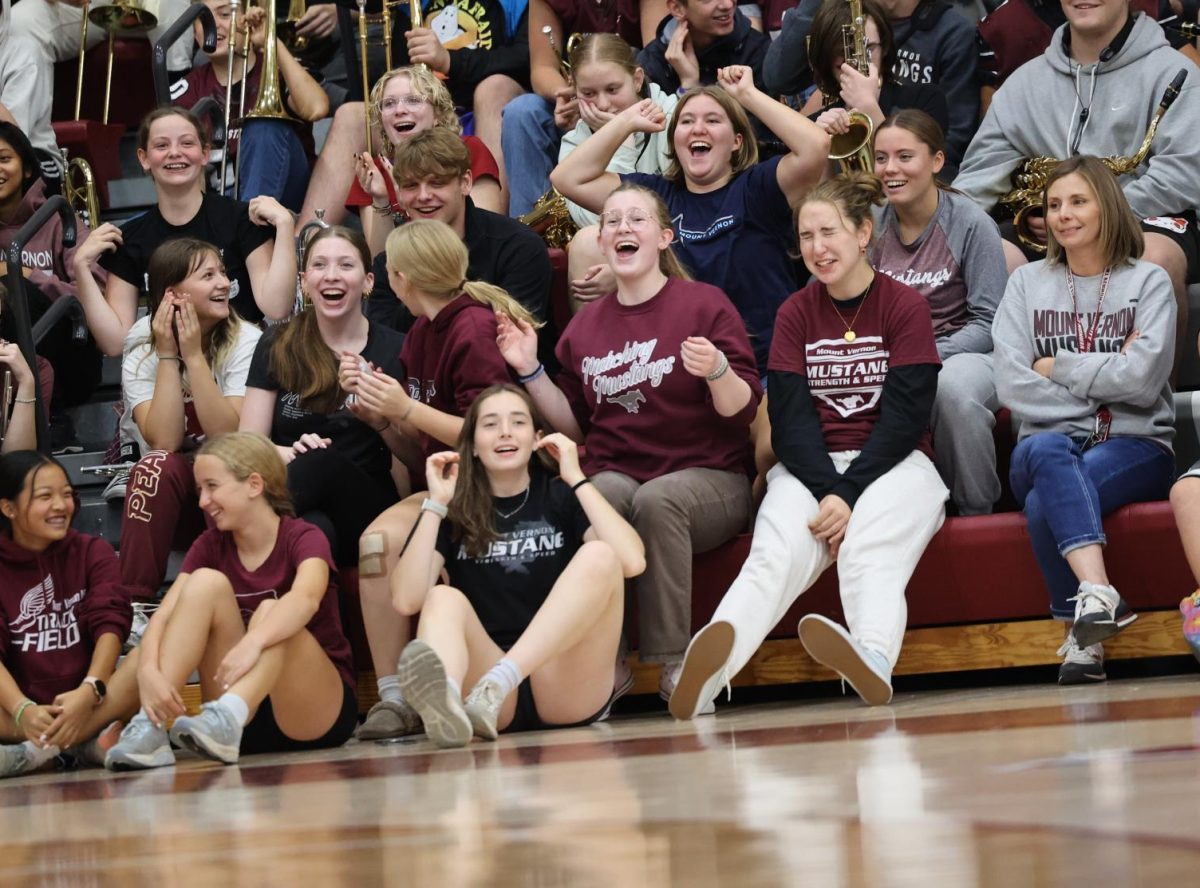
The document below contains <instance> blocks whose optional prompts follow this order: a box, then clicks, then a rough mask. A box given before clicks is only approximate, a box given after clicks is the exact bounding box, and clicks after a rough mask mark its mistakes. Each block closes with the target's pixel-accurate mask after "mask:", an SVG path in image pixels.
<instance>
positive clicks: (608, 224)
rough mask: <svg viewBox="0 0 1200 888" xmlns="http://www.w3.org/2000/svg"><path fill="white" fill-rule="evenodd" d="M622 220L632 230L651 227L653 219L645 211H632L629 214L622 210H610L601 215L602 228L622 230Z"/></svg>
mask: <svg viewBox="0 0 1200 888" xmlns="http://www.w3.org/2000/svg"><path fill="white" fill-rule="evenodd" d="M622 220H624V221H625V224H626V225H628V226H629V227H630V228H645V227H646V226H648V225H650V223H651V222H652V221H653V218H652V217H651V216H650V214H649V213H647V212H646V211H645V210H630V211H629V212H627V213H622V212H621V211H620V210H609V211H608V212H605V213H601V214H600V227H601V228H620V227H621V221H622Z"/></svg>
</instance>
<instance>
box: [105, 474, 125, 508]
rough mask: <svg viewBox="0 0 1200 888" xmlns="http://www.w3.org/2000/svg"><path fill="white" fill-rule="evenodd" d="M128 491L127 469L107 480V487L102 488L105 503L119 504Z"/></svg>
mask: <svg viewBox="0 0 1200 888" xmlns="http://www.w3.org/2000/svg"><path fill="white" fill-rule="evenodd" d="M128 489H129V469H122V470H121V471H119V472H117V473H116V474H115V475H113V476H112V478H110V479H109V481H108V485H107V486H106V487H105V488H104V493H102V494H101V496H102V497H104V500H105V502H109V503H112V502H119V501H122V500H124V499H125V491H126V490H128Z"/></svg>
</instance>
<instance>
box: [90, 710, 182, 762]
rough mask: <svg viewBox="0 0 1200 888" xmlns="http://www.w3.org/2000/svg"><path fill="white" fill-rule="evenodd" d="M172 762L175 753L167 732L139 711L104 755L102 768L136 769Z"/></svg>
mask: <svg viewBox="0 0 1200 888" xmlns="http://www.w3.org/2000/svg"><path fill="white" fill-rule="evenodd" d="M173 764H175V753H173V752H172V751H171V743H170V741H169V740H168V739H167V732H166V731H164V730H163V729H162V728H159V727H155V725H154V723H153V722H152V721H150V719H148V718H146V716H145V715H143V714H142V713H140V712H139V713H138V714H137V715H135V716H134V717H133V719H132V720H131V721H130V722H129V724H128V725H126V726H125V730H124V731H122V732H121V739H120V740H118V741H117V743H116V745H115V746H113V747H112V748H111V749H110V750H109V751H108V752H107V753H106V754H105V756H104V767H106V768H108V770H110V771H138V770H141V769H142V768H162V767H166V766H167V765H173Z"/></svg>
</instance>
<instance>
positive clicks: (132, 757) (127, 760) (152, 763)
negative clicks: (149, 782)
mask: <svg viewBox="0 0 1200 888" xmlns="http://www.w3.org/2000/svg"><path fill="white" fill-rule="evenodd" d="M114 748H115V747H114ZM173 764H175V753H173V752H171V747H169V746H163V747H159V748H158V749H156V750H154V752H153V753H151V754H150V755H137V754H134V753H124V752H122V753H117V754H116V755H113V752H112V750H111V749H110V750H109V751H108V754H107V755H105V756H104V767H106V768H107V769H108V770H110V771H145V770H149V769H150V768H166V767H168V766H170V765H173Z"/></svg>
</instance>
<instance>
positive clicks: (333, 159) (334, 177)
mask: <svg viewBox="0 0 1200 888" xmlns="http://www.w3.org/2000/svg"><path fill="white" fill-rule="evenodd" d="M365 138H366V137H365V136H364V135H363V103H362V102H346V103H345V104H343V105H342V106H341V107H340V108H338V109H337V111H336V112H335V113H334V115H333V124H332V125H331V126H330V127H329V135H328V136H327V137H326V139H325V145H324V147H323V148H322V149H321V153H320V154H319V155H318V156H317V162H316V163H315V164H313V171H312V178H311V179H309V182H308V193H307V194H305V195H304V205H303V206H302V207H301V208H300V218H299V220H298V221H297V223H296V225H297V230H299V226H301V225H304V224H305V223H306V222H311V221H312V220H313V219H315V218H316V212H315V211H316V210H319V209H320V210H324V211H325V221H326V222H328V223H329V224H330V225H338V224H340V223H341V222H342V221H343V220H344V219H345V218H346V195H347V194H349V193H350V186H351V185H352V184H353V183H354V155H355V154H360V153H362V151H363V150H364V149H365V148H366V142H365V141H364V140H365Z"/></svg>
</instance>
